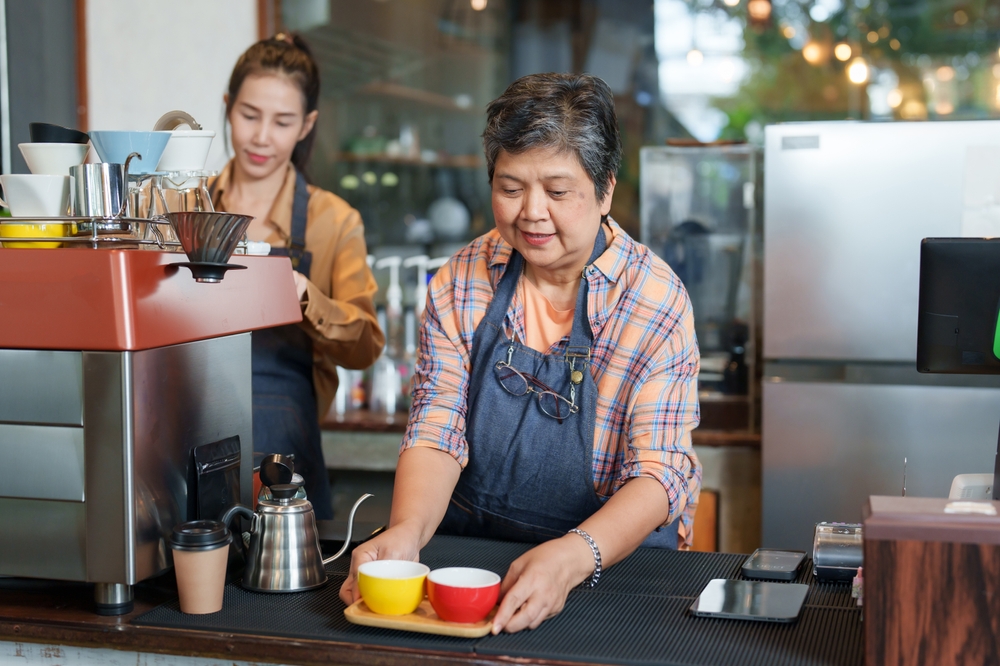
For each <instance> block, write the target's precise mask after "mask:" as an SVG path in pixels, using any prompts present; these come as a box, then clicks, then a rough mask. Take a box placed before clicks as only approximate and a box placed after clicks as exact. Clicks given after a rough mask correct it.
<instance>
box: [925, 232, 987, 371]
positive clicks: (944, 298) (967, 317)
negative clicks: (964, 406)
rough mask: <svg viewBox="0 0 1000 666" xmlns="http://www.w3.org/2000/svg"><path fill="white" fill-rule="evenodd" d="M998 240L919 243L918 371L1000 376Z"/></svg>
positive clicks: (947, 239)
mask: <svg viewBox="0 0 1000 666" xmlns="http://www.w3.org/2000/svg"><path fill="white" fill-rule="evenodd" d="M998 305H1000V238H925V239H924V240H923V241H922V242H921V244H920V310H919V315H918V322H917V370H919V371H920V372H940V373H955V374H967V375H972V374H977V375H992V374H1000V359H998V353H1000V340H997V339H996V336H997V314H998Z"/></svg>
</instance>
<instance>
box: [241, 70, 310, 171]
mask: <svg viewBox="0 0 1000 666" xmlns="http://www.w3.org/2000/svg"><path fill="white" fill-rule="evenodd" d="M316 115H317V112H316V111H313V112H311V113H309V114H306V113H305V105H304V104H303V100H302V91H301V90H300V89H299V87H298V86H297V85H296V84H295V82H294V81H292V80H291V79H289V78H288V77H287V76H284V75H283V74H279V73H275V74H254V75H250V76H248V77H246V78H245V79H244V80H243V85H241V86H240V91H239V93H238V94H237V96H236V100H235V101H234V102H233V105H232V109H231V110H230V112H229V124H230V126H231V128H232V130H231V132H232V142H233V151H234V152H235V156H234V157H235V159H236V161H237V163H238V165H239V168H240V169H241V170H242V171H243V172H244V173H245V174H246V175H248V176H250V177H251V178H255V179H260V178H266V177H267V176H270V175H271V174H273V173H274V172H275V171H276V170H277V169H281V168H284V167H285V165H286V164H288V162H289V160H291V158H292V151H293V150H294V149H295V144H297V143H298V142H299V141H301V140H302V139H304V138H305V137H306V135H308V134H309V132H310V131H311V130H312V127H313V124H314V123H315V122H316Z"/></svg>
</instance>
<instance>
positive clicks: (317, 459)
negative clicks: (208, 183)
mask: <svg viewBox="0 0 1000 666" xmlns="http://www.w3.org/2000/svg"><path fill="white" fill-rule="evenodd" d="M213 190H214V188H213ZM212 194H214V191H213V192H212ZM308 209H309V192H308V190H307V189H306V179H305V177H304V176H303V175H302V174H301V173H296V178H295V199H294V201H293V203H292V233H291V243H290V246H289V247H287V248H283V247H280V248H271V254H272V255H279V256H286V257H289V258H290V259H291V261H292V267H293V268H294V269H295V270H297V271H298V272H300V273H302V274H303V275H305V276H306V277H308V276H309V269H310V268H311V266H312V253H310V252H306V251H305V242H306V218H307V214H308ZM251 363H252V367H253V445H254V450H255V451H260V452H263V453H282V454H289V453H293V454H295V471H296V472H298V473H299V474H301V475H302V478H303V479H304V480H305V489H306V495H307V496H308V497H309V501H310V502H311V503H312V505H313V509H314V510H315V512H316V518H317V519H318V520H331V519H333V500H332V496H331V493H330V479H329V477H328V476H327V472H326V464H325V462H324V461H323V449H322V446H321V445H320V430H319V415H318V413H317V411H318V410H317V408H316V389H315V386H314V385H313V345H312V340H311V339H310V338H309V335H308V334H306V332H305V331H303V330H302V329H301V328H300V327H299V326H298V325H296V324H289V325H286V326H277V327H275V328H265V329H261V330H258V331H254V332H253V335H252V336H251Z"/></svg>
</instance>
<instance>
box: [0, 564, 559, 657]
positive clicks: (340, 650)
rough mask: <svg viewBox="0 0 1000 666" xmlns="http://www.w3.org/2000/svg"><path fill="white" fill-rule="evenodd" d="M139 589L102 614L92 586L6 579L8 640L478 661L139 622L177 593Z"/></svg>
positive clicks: (205, 652)
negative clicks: (113, 611)
mask: <svg viewBox="0 0 1000 666" xmlns="http://www.w3.org/2000/svg"><path fill="white" fill-rule="evenodd" d="M166 578H169V575H168V576H167V577H166ZM135 591H136V600H135V610H134V611H133V612H132V613H129V614H128V615H122V616H118V617H101V616H99V615H95V614H94V612H93V586H91V585H85V584H73V583H57V582H49V581H36V580H32V581H27V580H19V579H18V580H15V579H11V580H0V640H6V641H26V642H31V643H43V644H48V645H73V646H77V647H85V648H111V649H118V650H131V651H136V652H151V653H158V654H182V655H197V656H200V657H210V658H220V659H227V660H228V659H232V660H245V661H252V662H261V661H265V662H274V663H283V664H302V665H303V666H312V665H313V664H317V665H318V664H331V663H336V664H359V665H361V666H369V665H370V666H395V665H396V664H424V663H426V664H434V665H435V666H450V665H455V666H458V665H461V666H469V664H470V659H469V658H468V657H465V658H463V657H462V656H461V655H458V654H452V653H432V652H426V653H424V652H418V651H414V650H403V649H400V648H391V647H381V646H371V645H359V644H353V643H335V642H330V641H311V640H300V639H289V638H279V637H270V636H253V635H246V634H229V633H219V632H208V631H189V630H179V629H162V628H157V627H142V626H136V625H133V624H131V623H130V622H131V620H132V618H134V617H136V616H138V615H141V614H142V613H145V612H146V611H149V610H151V609H153V608H154V607H155V606H157V605H159V604H160V603H163V602H165V601H168V600H169V599H171V598H172V597H173V596H174V594H175V593H174V592H173V590H172V589H171V588H170V587H168V586H166V585H163V584H162V583H161V586H159V587H158V586H157V585H155V584H150V583H143V584H141V585H137V586H136V587H135ZM480 663H481V662H480ZM540 663H551V664H556V663H558V662H540Z"/></svg>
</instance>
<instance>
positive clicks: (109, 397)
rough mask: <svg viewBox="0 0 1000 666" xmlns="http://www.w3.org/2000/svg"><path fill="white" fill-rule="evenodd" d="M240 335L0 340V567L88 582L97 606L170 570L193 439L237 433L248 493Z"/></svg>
mask: <svg viewBox="0 0 1000 666" xmlns="http://www.w3.org/2000/svg"><path fill="white" fill-rule="evenodd" d="M250 380H251V369H250V334H249V333H241V334H238V335H229V336H223V337H219V338H211V339H208V340H200V341H197V342H190V343H185V344H179V345H172V346H168V347H157V348H153V349H147V350H141V351H118V352H114V351H111V352H108V351H83V352H80V351H47V350H27V349H0V457H2V458H3V459H4V461H5V464H4V465H3V466H0V535H2V543H3V552H2V553H0V575H5V576H23V577H28V578H45V579H55V580H70V581H82V582H89V583H96V584H97V588H96V590H95V600H96V602H97V604H98V607H99V608H106V609H108V612H114V613H119V612H127V611H125V610H122V609H123V608H125V606H126V604H131V599H132V596H131V586H132V585H134V584H135V583H138V582H139V581H142V580H145V579H147V578H149V577H151V576H155V575H157V574H159V573H160V572H162V571H164V570H166V569H168V568H169V567H170V566H171V564H172V561H171V555H170V548H169V547H168V546H167V542H166V538H167V537H168V536H169V535H170V532H171V530H172V529H173V527H174V525H176V524H177V523H180V522H184V521H186V520H189V519H191V518H193V517H195V516H193V515H192V512H193V511H194V509H193V508H192V501H193V499H192V498H193V497H196V495H197V494H196V493H194V490H193V486H195V485H196V483H195V482H193V481H192V474H193V473H194V468H195V466H194V460H193V453H192V451H193V450H194V449H196V448H198V447H201V446H203V445H206V444H211V443H215V442H219V441H221V440H226V439H229V438H235V437H239V451H240V462H239V472H238V476H239V486H240V495H239V497H240V500H241V501H242V503H244V504H250V503H251V502H252V501H253V484H252V481H251V475H252V468H253V415H252V409H253V400H252V395H251V389H250V383H251V382H250Z"/></svg>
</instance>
